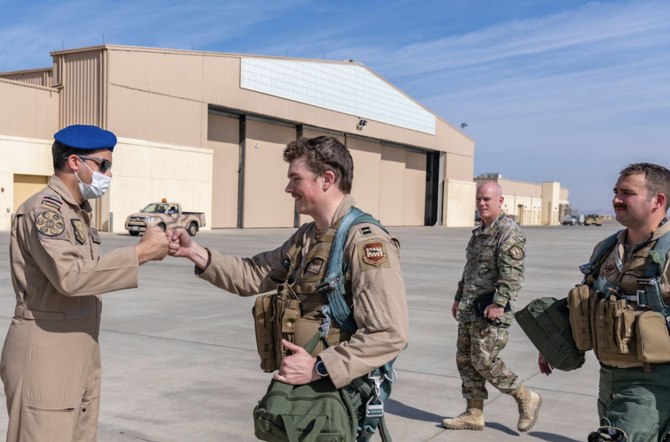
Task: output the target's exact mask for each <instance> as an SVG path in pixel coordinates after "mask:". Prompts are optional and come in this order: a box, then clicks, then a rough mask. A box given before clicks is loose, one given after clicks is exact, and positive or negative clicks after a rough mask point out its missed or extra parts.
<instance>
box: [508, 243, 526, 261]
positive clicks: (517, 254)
mask: <svg viewBox="0 0 670 442" xmlns="http://www.w3.org/2000/svg"><path fill="white" fill-rule="evenodd" d="M509 256H511V257H512V259H515V260H517V261H521V260H522V259H523V257H524V253H523V249H522V248H521V247H519V246H512V248H511V249H509Z"/></svg>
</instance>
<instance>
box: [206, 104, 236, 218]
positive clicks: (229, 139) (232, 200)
mask: <svg viewBox="0 0 670 442" xmlns="http://www.w3.org/2000/svg"><path fill="white" fill-rule="evenodd" d="M213 112H215V111H212V110H210V114H209V115H208V118H207V147H209V148H210V149H212V151H213V152H214V158H213V160H212V167H213V173H212V219H211V220H210V221H209V222H210V223H211V226H212V228H214V229H216V228H225V227H237V184H238V173H237V171H238V168H239V157H240V121H239V118H234V117H233V116H224V115H223V114H217V113H213Z"/></svg>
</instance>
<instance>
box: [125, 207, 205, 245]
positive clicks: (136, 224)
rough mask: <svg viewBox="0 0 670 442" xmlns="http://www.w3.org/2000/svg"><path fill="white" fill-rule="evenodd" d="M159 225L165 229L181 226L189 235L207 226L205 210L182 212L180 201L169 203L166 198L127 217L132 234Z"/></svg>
mask: <svg viewBox="0 0 670 442" xmlns="http://www.w3.org/2000/svg"><path fill="white" fill-rule="evenodd" d="M153 226H158V227H160V228H161V229H162V230H163V231H165V230H166V229H175V228H177V227H181V228H184V229H186V231H187V232H188V234H189V235H191V236H195V235H196V233H198V231H199V230H200V229H201V228H202V227H205V226H206V223H205V214H204V213H203V212H182V210H181V205H180V204H179V203H169V202H167V200H166V199H165V198H163V201H162V202H160V203H151V204H149V205H148V206H146V207H145V208H144V209H142V210H140V211H139V212H138V213H133V214H132V215H130V216H129V217H128V218H127V219H126V225H125V227H126V230H127V231H128V233H130V234H131V235H132V236H137V235H139V234H140V233H142V232H145V231H146V230H147V228H149V227H153Z"/></svg>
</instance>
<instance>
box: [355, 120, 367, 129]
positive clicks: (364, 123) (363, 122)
mask: <svg viewBox="0 0 670 442" xmlns="http://www.w3.org/2000/svg"><path fill="white" fill-rule="evenodd" d="M367 124H368V120H364V119H363V118H361V119H360V120H358V124H357V125H356V129H358V130H363V128H364V127H365V126H367Z"/></svg>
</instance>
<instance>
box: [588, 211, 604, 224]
mask: <svg viewBox="0 0 670 442" xmlns="http://www.w3.org/2000/svg"><path fill="white" fill-rule="evenodd" d="M584 225H585V226H599V227H600V226H602V225H603V219H602V218H601V217H600V215H596V214H595V213H590V214H588V215H586V218H585V219H584Z"/></svg>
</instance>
